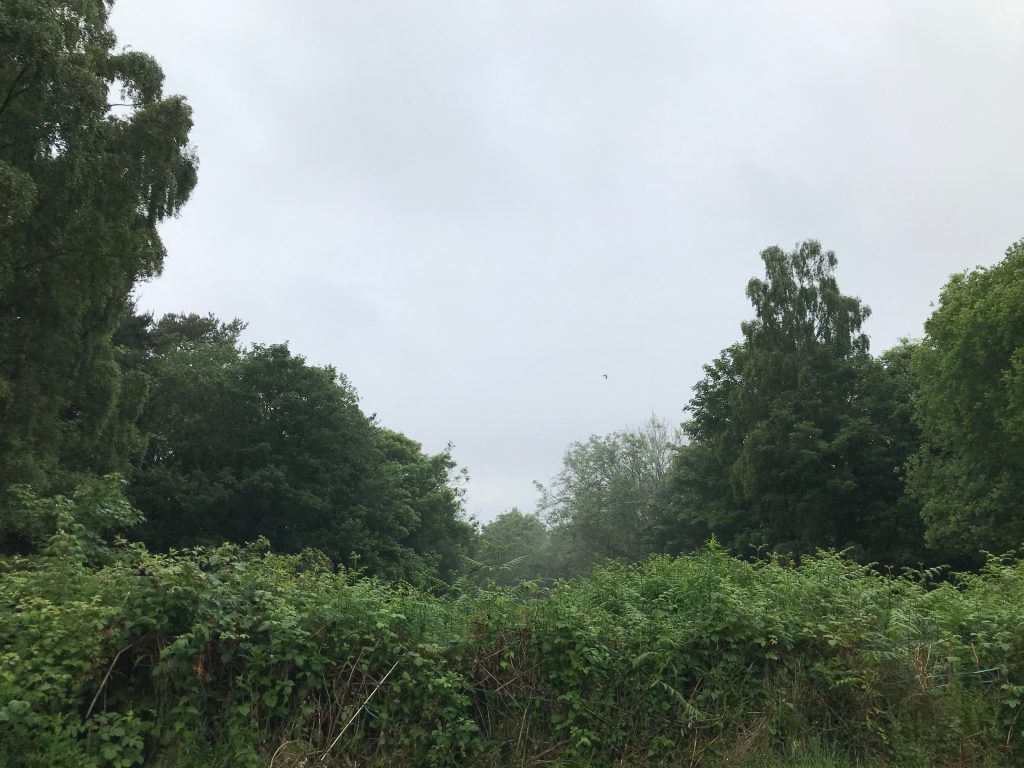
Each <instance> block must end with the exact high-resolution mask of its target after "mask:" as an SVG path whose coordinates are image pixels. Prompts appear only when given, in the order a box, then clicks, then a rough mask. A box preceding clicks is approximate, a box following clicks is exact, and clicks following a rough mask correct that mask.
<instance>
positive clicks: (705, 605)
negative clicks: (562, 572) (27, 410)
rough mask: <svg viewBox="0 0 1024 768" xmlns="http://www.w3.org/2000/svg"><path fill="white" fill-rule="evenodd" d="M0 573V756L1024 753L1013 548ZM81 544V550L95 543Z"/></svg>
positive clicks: (460, 759) (224, 553) (67, 543)
mask: <svg viewBox="0 0 1024 768" xmlns="http://www.w3.org/2000/svg"><path fill="white" fill-rule="evenodd" d="M38 505H39V506H40V507H47V506H49V507H51V509H50V510H49V511H50V513H51V514H53V515H55V516H56V517H57V519H58V525H59V530H58V533H57V534H56V535H55V536H53V537H52V538H51V539H50V540H49V541H48V543H47V544H46V545H45V547H44V549H43V551H42V554H41V555H40V556H38V557H36V558H33V559H29V560H24V559H13V560H8V561H6V562H5V563H3V565H2V568H3V571H4V573H3V578H2V579H0V647H2V648H3V649H4V650H3V653H2V654H0V722H2V724H3V727H2V728H0V756H2V757H0V765H3V766H5V768H35V767H36V766H39V767H40V768H41V767H43V766H45V767H46V768H52V767H54V766H120V767H122V768H124V767H127V766H133V765H143V764H145V765H153V766H182V765H189V766H197V768H202V767H203V766H221V765H232V766H248V765H251V766H267V765H273V766H299V765H309V764H311V761H312V762H316V763H317V764H325V765H329V766H345V765H355V764H358V765H366V766H373V765H379V766H386V765H410V766H416V765H436V766H441V765H481V766H487V765H493V766H498V765H502V766H505V765H524V766H525V765H538V764H558V765H568V766H571V765H580V766H583V765H588V766H602V765H609V766H610V765H650V766H655V765H664V766H667V765H672V766H696V765H715V764H723V765H734V766H735V765H751V766H753V765H760V766H764V765H766V764H768V763H769V759H770V756H771V755H787V754H791V753H794V752H796V753H799V752H801V751H802V750H803V748H804V746H805V745H816V746H818V747H825V748H827V749H828V750H829V751H830V752H831V753H832V754H833V755H838V756H842V757H843V758H844V759H846V760H850V761H853V760H862V761H864V764H867V765H873V766H884V765H898V766H901V767H903V768H906V767H907V766H910V767H913V766H938V767H940V768H941V766H959V767H963V766H1012V765H1019V764H1020V763H1021V760H1022V759H1024V725H1022V722H1021V720H1020V713H1021V699H1022V695H1024V618H1022V615H1021V612H1020V594H1021V587H1022V584H1024V565H1022V564H1020V563H1017V562H1013V561H1005V562H1002V561H995V560H994V561H991V562H990V563H989V564H988V566H986V568H985V569H984V570H983V571H982V572H981V573H980V574H978V575H968V576H962V577H957V578H955V579H952V580H948V581H945V582H943V583H938V584H929V583H928V581H927V576H926V575H925V574H917V575H915V576H912V577H906V578H892V577H883V576H879V575H877V574H876V573H873V572H872V571H870V570H868V569H865V568H864V567H862V566H858V565H855V564H853V563H851V562H849V561H847V560H843V559H841V558H838V557H836V556H821V557H805V558H803V560H802V562H801V564H800V565H799V567H794V566H792V565H787V564H784V563H781V564H780V563H772V562H744V561H742V560H739V559H735V558H732V557H729V556H727V555H725V554H724V553H722V552H721V551H719V550H717V549H715V548H712V549H709V550H706V551H704V552H702V553H698V554H695V555H692V556H686V557H682V558H679V559H674V560H673V559H669V558H665V557H660V558H654V559H651V560H648V561H647V562H645V563H642V564H638V565H634V566H612V567H608V568H605V569H602V570H599V571H597V572H596V573H595V574H594V576H593V578H591V579H586V580H582V581H575V582H566V583H561V584H559V585H557V586H555V587H554V588H552V589H550V590H542V591H536V590H534V591H531V590H530V589H529V588H513V589H501V588H490V589H484V590H480V589H476V588H471V587H470V586H468V585H467V586H466V587H465V589H462V590H456V591H453V592H452V593H450V594H449V595H447V596H444V597H435V596H431V595H429V594H426V593H423V592H419V591H416V590H413V589H409V588H398V587H395V586H389V585H388V584H386V583H383V582H378V581H374V580H366V579H362V578H358V577H356V576H354V575H352V574H351V573H348V572H345V571H341V572H335V571H333V570H332V569H331V568H330V567H329V566H328V564H327V563H326V562H325V561H324V560H323V559H322V557H321V556H319V555H317V554H316V553H312V552H309V553H303V554H299V555H293V556H281V555H273V554H270V553H269V552H267V551H266V549H265V547H263V546H262V545H259V544H257V545H256V546H254V547H249V548H245V549H240V548H238V547H235V546H227V545H225V546H221V547H217V548H212V549H205V550H199V551H196V552H188V553H178V554H170V555H156V554H150V553H148V552H146V551H145V550H144V549H142V548H141V546H139V545H134V546H119V547H116V548H114V549H113V550H108V551H103V550H102V548H97V547H95V546H93V544H92V543H91V542H90V540H88V539H83V537H82V534H83V531H84V529H83V527H82V526H81V525H80V524H79V523H78V522H77V520H78V518H79V516H80V515H91V514H95V513H94V512H90V511H89V510H88V509H87V508H86V507H87V502H75V501H73V500H67V499H64V500H58V501H55V502H52V503H51V502H45V501H39V502H38ZM90 561H92V562H93V563H95V565H90V564H89V563H90Z"/></svg>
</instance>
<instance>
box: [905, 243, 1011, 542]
mask: <svg viewBox="0 0 1024 768" xmlns="http://www.w3.org/2000/svg"><path fill="white" fill-rule="evenodd" d="M925 333H926V336H925V339H924V341H923V342H922V344H921V345H920V349H919V350H918V352H917V355H916V357H915V370H916V374H917V378H918V381H919V384H920V389H919V393H918V398H917V408H916V418H917V421H918V423H919V424H920V426H921V430H922V433H923V437H924V443H923V445H922V447H921V449H920V451H919V452H918V453H917V454H916V455H915V457H914V460H913V462H912V464H911V471H910V487H911V489H912V490H913V492H914V495H915V496H916V497H917V498H918V499H919V500H920V501H921V503H922V505H923V506H922V514H923V515H924V518H925V520H926V522H927V526H928V539H929V541H930V542H931V543H932V544H933V545H934V546H936V547H937V548H939V549H940V551H942V552H943V553H944V554H946V555H947V556H957V555H976V554H977V551H978V550H979V549H985V550H988V551H990V552H1003V551H1005V550H1008V549H1014V548H1018V547H1020V546H1021V544H1022V543H1024V502H1022V499H1024V241H1020V242H1017V243H1015V244H1013V245H1012V246H1010V248H1009V249H1008V250H1007V252H1006V258H1005V259H1003V261H1001V262H1000V263H999V264H997V265H996V266H995V267H992V268H991V269H976V270H973V271H970V272H966V273H963V274H958V275H954V276H953V277H952V278H951V279H950V281H949V283H948V284H947V285H946V287H945V288H944V289H943V291H942V296H941V299H940V302H939V306H938V308H937V309H936V310H935V312H934V313H933V314H932V316H931V318H930V319H929V320H928V322H927V323H926V324H925Z"/></svg>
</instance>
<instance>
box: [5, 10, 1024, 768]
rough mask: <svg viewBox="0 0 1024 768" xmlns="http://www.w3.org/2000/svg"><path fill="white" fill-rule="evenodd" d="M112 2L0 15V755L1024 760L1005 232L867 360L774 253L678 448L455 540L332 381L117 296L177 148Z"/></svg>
mask: <svg viewBox="0 0 1024 768" xmlns="http://www.w3.org/2000/svg"><path fill="white" fill-rule="evenodd" d="M110 6H111V2H110V0H73V1H72V0H66V1H61V0H27V1H26V0H0V766H12V767H13V766H19V767H20V766H59V765H75V766H122V767H123V766H132V765H141V764H143V763H146V764H153V765H166V766H171V765H200V766H202V765H211V766H212V765H250V764H251V765H267V764H268V763H269V764H272V765H282V766H283V765H310V764H315V763H317V762H319V763H320V764H328V765H354V764H359V765H374V764H377V765H400V764H409V765H430V764H435V765H445V764H477V765H509V764H511V765H517V764H519V765H528V764H563V765H611V764H620V765H636V764H649V765H696V764H698V763H701V764H703V762H702V761H712V762H713V761H716V760H717V761H719V762H720V763H722V764H728V765H737V764H740V765H742V764H743V762H742V761H744V760H747V761H748V762H750V763H751V764H752V765H763V764H765V761H766V760H767V759H768V757H767V756H768V755H775V756H786V755H789V754H800V753H801V752H806V751H807V750H808V749H812V750H813V749H819V750H824V751H825V752H826V753H827V752H831V753H833V754H834V755H835V756H836V759H837V760H840V761H842V760H864V761H866V762H868V763H869V764H872V765H874V764H880V763H884V762H889V763H892V764H898V765H922V766H924V765H939V766H943V765H950V766H952V765H961V766H962V765H993V766H996V765H1007V766H1008V765H1019V764H1021V761H1022V759H1024V747H1022V741H1021V739H1022V735H1024V734H1022V730H1024V724H1022V722H1021V721H1020V714H1021V712H1022V703H1021V702H1022V695H1024V669H1022V666H1021V664H1022V657H1021V651H1022V644H1024V641H1022V638H1024V633H1022V627H1021V623H1022V622H1024V615H1022V613H1021V611H1020V608H1019V606H1020V604H1021V597H1022V591H1021V587H1022V584H1024V581H1022V579H1024V565H1021V564H1020V563H1018V562H1017V561H1016V560H1014V559H1012V558H1009V559H1005V560H1001V559H993V558H988V559H986V556H985V555H984V553H983V550H987V551H990V552H1004V551H1009V550H1013V549H1015V548H1016V547H1018V546H1019V545H1020V543H1021V540H1022V538H1024V514H1022V509H1021V504H1020V499H1021V498H1022V493H1024V241H1022V242H1020V243H1017V244H1015V245H1013V246H1011V247H1010V249H1009V250H1008V251H1007V254H1006V258H1005V259H1004V260H1003V261H1002V262H1001V263H999V264H998V265H997V266H995V267H993V268H991V269H977V270H973V271H970V272H966V273H964V274H961V275H955V276H954V277H953V278H952V279H951V280H950V282H949V284H948V285H947V286H946V288H945V289H944V291H943V294H942V296H941V297H940V301H939V306H938V307H937V309H936V310H935V313H934V314H933V316H932V317H931V319H930V320H929V321H928V323H927V325H926V328H925V330H926V336H925V338H924V339H923V340H921V341H920V342H909V341H908V342H905V343H903V344H901V345H899V346H897V347H896V348H894V349H892V350H889V351H887V352H884V353H883V354H881V355H879V356H873V355H872V354H871V352H870V349H869V342H868V337H867V335H866V334H865V332H864V329H863V327H864V324H865V321H866V320H867V318H868V316H869V310H868V308H867V307H866V306H865V305H864V304H863V303H862V302H861V301H860V300H859V299H857V298H854V297H851V296H847V295H845V294H843V293H842V292H841V291H840V289H839V286H838V283H837V280H836V274H835V273H836V267H837V259H836V257H835V255H834V254H832V253H831V252H828V251H824V250H823V249H822V248H821V246H820V245H819V244H818V243H816V242H813V241H809V242H806V243H803V244H801V245H799V246H797V247H796V248H795V249H794V250H793V251H790V252H786V251H783V250H782V249H779V248H774V247H773V248H769V249H767V250H765V251H764V252H763V253H762V254H761V259H762V262H763V264H764V276H763V277H762V278H754V279H752V280H751V281H750V283H749V285H748V287H747V295H748V297H749V298H750V301H751V304H752V307H753V317H752V318H751V319H750V320H748V321H746V322H744V323H742V325H741V326H740V331H741V338H740V340H739V341H738V342H737V343H736V344H734V345H732V346H730V347H729V348H727V349H726V350H723V352H722V354H721V355H720V356H719V357H718V358H717V359H716V360H715V361H713V362H712V363H710V364H708V365H707V366H705V369H704V370H705V375H704V377H703V379H702V380H701V381H700V382H698V383H697V384H696V386H695V387H694V394H693V397H692V399H691V400H690V401H689V404H688V405H687V408H686V410H687V419H686V421H684V423H683V424H682V427H681V432H679V433H676V432H675V431H674V430H673V429H672V428H670V427H669V426H668V425H666V424H664V423H662V422H659V421H658V420H657V419H653V418H652V420H651V421H650V422H648V423H647V424H645V425H644V426H643V427H641V428H639V429H636V430H624V431H621V432H617V433H614V434H611V435H607V436H604V437H599V436H592V437H591V438H589V439H588V440H585V441H582V442H579V443H576V444H574V445H572V446H571V447H570V448H569V450H568V452H567V453H566V457H565V462H564V467H563V469H562V471H561V472H559V473H558V474H557V475H556V476H555V478H554V479H553V480H552V482H551V483H549V484H548V486H547V487H541V488H540V489H539V490H540V503H539V509H538V512H537V513H536V514H524V513H522V512H520V511H519V510H512V511H510V512H508V513H506V514H504V515H500V516H499V517H498V518H497V519H495V520H494V521H492V522H489V523H488V524H487V525H485V526H482V527H479V526H477V525H476V524H475V523H474V522H473V521H471V520H469V519H467V517H466V515H465V512H464V509H463V502H462V497H463V489H464V482H465V475H464V473H462V472H460V471H458V469H457V467H456V466H455V463H454V461H453V459H452V456H451V454H450V451H444V452H441V453H439V454H436V455H430V454H427V453H425V452H424V451H423V450H422V447H421V446H420V445H419V444H418V443H416V442H415V441H414V440H412V439H411V438H409V437H407V436H405V435H403V434H401V433H400V432H396V431H393V430H390V429H387V428H385V427H384V426H382V425H380V424H378V423H377V421H376V419H375V418H374V417H372V416H367V415H366V414H364V413H363V412H362V410H361V409H360V407H359V402H358V397H357V395H356V392H355V389H354V388H353V386H352V384H351V383H350V382H349V381H348V380H347V379H346V378H345V376H344V375H343V374H341V373H339V372H338V371H337V370H335V369H334V368H331V367H319V366H313V365H310V364H309V363H307V362H306V361H305V360H304V359H303V358H302V357H301V356H300V355H297V354H295V353H293V352H292V351H290V350H289V349H288V348H287V346H286V345H281V344H272V345H266V346H263V345H252V346H245V345H243V344H241V342H240V334H241V333H242V331H243V328H244V324H243V323H242V322H241V321H238V320H233V321H230V322H225V321H223V320H220V319H218V318H216V317H213V316H203V315H198V314H180V315H167V316H165V317H162V318H154V317H152V316H150V315H147V314H145V313H139V312H138V311H137V309H136V307H135V306H134V304H133V301H132V291H133V288H134V287H135V286H137V285H138V283H139V282H140V281H142V280H145V279H148V278H150V277H153V276H155V275H157V274H159V272H160V269H161V267H162V264H163V260H164V256H165V254H164V249H163V246H162V244H161V242H160V238H159V234H158V231H157V226H158V224H159V223H160V222H161V221H163V220H165V219H166V218H168V217H170V216H174V215H177V213H178V212H179V210H180V209H181V208H182V206H183V205H184V204H185V202H186V201H187V199H188V197H189V195H190V193H191V191H192V189H193V187H194V185H195V183H196V180H197V167H198V161H197V158H196V156H195V153H194V151H193V149H192V147H191V145H190V144H189V131H190V129H191V113H190V110H189V107H188V105H187V103H186V101H185V100H184V99H183V98H182V97H179V96H165V95H164V94H163V92H162V81H163V75H162V73H161V71H160V68H159V66H158V65H157V63H156V62H155V61H154V60H153V59H152V58H150V57H149V56H147V55H145V54H143V53H139V52H135V51H129V50H119V49H118V48H117V45H116V40H115V38H114V35H113V33H112V32H111V30H110V29H109V27H108V24H107V19H108V14H109V10H110ZM112 93H113V94H116V93H120V99H121V100H120V101H118V102H117V103H110V101H109V99H110V98H111V94H112ZM684 389H685V383H681V384H680V390H681V391H683V390H684ZM682 399H683V398H682V396H681V400H682ZM118 536H124V537H125V539H116V538H115V537H118ZM709 540H710V541H712V542H714V543H713V544H712V545H711V546H710V547H708V546H707V542H708V541H709ZM253 542H258V543H255V544H253ZM718 542H720V544H719V543H718ZM822 548H825V549H832V550H837V549H841V550H844V551H845V553H846V554H845V555H842V556H840V555H836V554H834V553H833V554H828V553H822V552H821V551H820V550H821V549H822ZM726 552H729V553H731V554H726ZM673 557H675V558H676V559H672V558H673ZM645 558H647V559H646V560H645ZM741 558H742V559H741ZM631 563H632V564H631ZM941 563H952V564H954V565H955V567H956V568H958V569H961V570H964V571H965V574H962V575H958V576H952V575H950V574H949V573H948V572H947V571H945V570H942V569H927V570H922V569H921V566H935V565H938V564H941ZM869 564H874V565H873V566H872V565H869ZM595 565H598V566H599V567H598V569H597V570H596V571H594V572H593V575H592V576H590V577H588V578H576V579H575V580H568V581H556V579H557V578H566V577H579V576H580V575H582V574H589V573H590V572H591V570H592V569H593V568H594V566H595ZM902 566H911V567H912V568H911V570H910V571H908V573H910V574H911V575H904V576H892V575H881V573H884V572H886V571H887V570H889V571H890V572H892V573H900V572H901V571H900V568H901V567H902ZM915 567H916V570H914V568H915ZM532 579H537V580H536V581H526V583H523V582H524V580H532ZM303 761H306V762H303ZM310 761H312V762H310Z"/></svg>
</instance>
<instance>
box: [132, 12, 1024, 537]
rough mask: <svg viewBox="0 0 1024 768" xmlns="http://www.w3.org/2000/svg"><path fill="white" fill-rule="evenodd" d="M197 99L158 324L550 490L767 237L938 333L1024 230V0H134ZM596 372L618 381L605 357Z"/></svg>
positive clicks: (876, 324) (522, 499)
mask: <svg viewBox="0 0 1024 768" xmlns="http://www.w3.org/2000/svg"><path fill="white" fill-rule="evenodd" d="M113 25H114V28H115V30H116V31H117V33H118V35H119V37H120V42H121V43H122V44H126V45H131V46H132V47H133V48H136V49H139V50H143V51H146V52H148V53H151V54H153V55H154V56H156V58H157V59H158V60H159V62H160V63H161V64H162V65H163V68H164V70H165V72H166V74H167V89H168V91H169V92H174V93H182V94H184V95H186V96H187V97H188V99H189V101H190V103H191V104H192V106H193V107H194V110H195V120H196V128H195V131H194V134H193V136H194V140H195V143H196V145H197V146H198V149H199V154H200V162H201V166H200V182H199V186H198V188H197V190H196V192H195V194H194V196H193V198H192V201H191V202H190V203H189V204H188V206H187V207H186V208H185V211H184V214H183V216H182V217H181V218H180V219H178V220H176V221H174V222H171V223H169V224H167V225H166V226H165V227H164V230H163V234H164V238H165V242H166V244H167V247H168V250H169V258H168V260H167V265H166V269H165V272H164V275H163V276H162V277H161V278H159V279H158V280H156V281H154V282H152V283H150V284H148V285H146V286H144V288H143V289H142V291H141V305H142V306H143V307H144V308H146V309H150V310H153V311H155V312H157V313H163V312H170V311H195V312H208V311H212V312H215V313H216V314H217V315H219V316H221V317H222V318H225V319H229V318H232V317H236V316H237V317H240V318H242V319H244V320H246V321H248V322H249V330H248V332H247V336H246V340H247V341H253V342H264V343H270V342H276V341H283V340H288V342H289V343H290V346H291V349H292V350H293V351H294V352H298V353H301V354H303V355H305V356H306V357H307V358H308V359H309V360H310V361H311V362H314V363H317V364H325V363H330V364H333V365H335V366H336V367H337V368H338V369H339V370H341V371H343V372H344V373H346V374H347V375H348V376H349V377H350V378H351V380H352V382H353V383H354V384H355V386H356V388H357V389H358V391H359V393H360V395H361V398H362V404H363V408H364V410H366V411H367V412H368V413H372V412H376V413H377V414H378V417H379V419H380V421H381V423H383V424H384V425H386V426H389V427H392V428H395V429H398V430H401V431H403V432H405V433H406V434H408V435H409V436H410V437H413V438H414V439H416V440H419V441H421V442H422V443H423V444H424V446H425V448H426V449H427V450H430V451H437V450H440V449H442V448H443V447H444V445H445V443H446V442H448V441H449V440H450V441H453V442H454V443H455V451H454V453H455V457H456V459H457V460H458V461H459V462H460V464H462V465H465V466H467V467H468V468H469V471H470V475H471V482H470V487H469V502H468V511H469V512H470V513H473V514H476V515H477V516H479V517H481V518H482V519H487V518H491V517H493V516H494V515H496V514H498V513H500V512H502V511H503V510H505V509H508V508H510V507H512V506H513V505H517V506H519V507H520V508H522V509H524V510H531V509H533V506H534V502H535V494H534V491H533V487H532V485H531V481H533V480H541V481H545V482H546V481H547V480H548V479H549V478H550V477H551V476H552V475H553V474H555V473H556V472H557V471H558V470H559V468H560V466H561V457H562V454H563V452H564V451H565V449H566V447H567V446H568V444H569V443H570V442H572V441H574V440H583V439H586V438H587V437H588V436H589V435H591V434H595V433H596V434H604V433H607V432H611V431H614V430H617V429H621V428H624V427H626V426H635V425H638V424H640V423H641V422H642V421H644V420H645V419H646V418H647V417H648V416H649V415H650V414H651V413H652V412H653V413H656V414H657V415H659V416H661V417H663V418H665V419H667V420H669V421H670V422H673V423H678V422H679V421H680V420H681V419H682V418H683V414H682V408H683V406H684V405H685V404H686V401H687V400H688V399H689V396H690V388H691V387H692V385H693V384H694V383H695V382H696V381H697V380H698V378H699V377H700V375H701V365H702V364H704V363H706V362H709V361H710V360H712V359H713V358H714V357H715V356H716V355H717V354H718V352H719V351H720V350H721V349H722V348H723V347H725V346H727V345H728V344H730V343H732V342H733V341H735V340H736V339H737V338H738V336H739V324H740V321H741V320H743V319H745V318H746V317H748V316H749V314H750V308H749V305H748V304H747V302H746V299H745V297H744V288H745V286H746V282H747V280H748V279H749V278H750V277H751V276H753V275H755V274H759V273H760V268H761V263H760V261H759V258H758V254H759V252H760V251H761V250H762V249H763V248H765V247H766V246H768V245H773V244H779V245H782V246H784V247H787V248H789V247H792V246H793V245H794V244H795V243H796V242H797V241H799V240H804V239H808V238H816V239H819V240H821V241H822V243H823V245H824V246H825V247H826V248H829V249H832V250H834V251H835V252H836V254H837V256H838V257H839V270H838V277H839V282H840V286H841V287H842V289H843V290H844V291H845V292H847V293H852V294H855V295H858V296H860V297H861V298H862V299H863V300H864V301H865V302H867V303H868V304H869V305H870V306H871V307H872V309H873V310H874V314H873V316H872V318H871V320H870V321H869V322H868V325H867V330H868V332H869V333H870V335H871V337H872V348H873V350H874V351H876V352H880V351H882V350H884V349H885V348H887V347H889V346H891V345H892V344H893V343H894V342H896V341H897V339H898V338H899V337H901V336H920V335H921V333H922V323H923V322H924V320H925V319H926V318H927V316H928V314H929V312H930V311H931V310H930V303H931V302H932V301H935V300H936V299H937V297H938V294H939V290H940V289H941V287H942V285H943V284H944V283H945V281H946V279H947V278H948V276H949V275H950V274H951V273H952V272H955V271H959V270H962V269H964V268H967V267H970V266H974V265H978V264H992V263H994V262H996V261H998V260H999V259H1000V258H1001V257H1002V255H1003V251H1004V250H1005V248H1006V247H1007V246H1008V245H1009V244H1010V243H1011V242H1013V241H1014V240H1017V239H1019V238H1021V237H1024V3H1021V2H1019V1H1018V0H963V1H962V2H952V1H950V0H897V1H896V2H892V1H890V0H877V1H876V2H864V0H857V1H856V2H846V1H843V0H840V1H836V0H830V2H825V3H823V2H820V0H813V1H812V0H807V1H805V2H768V1H767V0H764V1H762V2H739V1H737V2H729V1H728V0H705V2H683V1H682V0H675V1H669V0H628V1H627V0H616V1H615V2H612V0H503V2H493V1H491V0H450V1H446V0H418V1H414V0H359V1H358V2H357V1H356V0H335V1H334V2H327V1H326V0H319V1H314V0H292V2H288V3H282V2H267V1H265V0H216V2H211V0H177V2H174V3H153V2H148V1H147V0H118V2H117V4H116V6H115V10H114V15H113ZM603 374H607V375H608V378H607V380H606V379H604V377H603Z"/></svg>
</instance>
